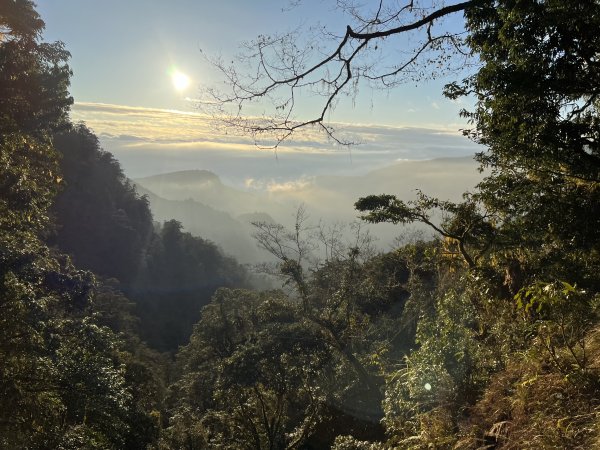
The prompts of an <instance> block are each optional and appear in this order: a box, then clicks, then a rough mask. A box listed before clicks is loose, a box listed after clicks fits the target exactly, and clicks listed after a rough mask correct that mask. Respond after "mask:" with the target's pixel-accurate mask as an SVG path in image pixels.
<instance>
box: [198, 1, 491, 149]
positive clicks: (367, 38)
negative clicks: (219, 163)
mask: <svg viewBox="0 0 600 450" xmlns="http://www.w3.org/2000/svg"><path fill="white" fill-rule="evenodd" d="M483 1H484V0H469V1H463V2H461V3H456V4H454V5H448V6H442V7H439V8H437V9H435V8H433V7H431V6H430V7H427V8H424V7H419V6H418V5H417V4H416V3H418V2H417V1H415V0H411V1H408V2H406V3H405V4H404V5H402V6H399V5H397V4H396V3H395V2H394V6H393V7H392V6H390V5H386V2H385V0H380V1H378V2H377V3H376V4H375V5H374V9H373V10H372V11H371V12H370V13H367V15H364V14H363V13H362V12H361V7H359V6H358V5H356V4H354V3H353V2H351V0H338V2H337V5H338V8H340V9H341V10H342V11H343V12H345V13H347V14H349V15H350V17H351V18H352V19H353V20H354V22H355V25H354V28H353V26H351V25H348V26H347V27H346V30H345V33H344V34H343V36H334V35H333V34H331V33H329V32H327V31H326V30H323V29H322V30H321V33H322V35H321V37H323V38H324V39H319V37H318V36H315V37H312V38H307V37H306V36H305V35H302V34H301V33H300V31H299V30H295V31H293V32H291V33H288V34H284V35H275V36H272V37H269V36H259V37H258V38H257V39H256V40H255V41H253V42H251V43H248V44H246V45H245V53H244V54H243V55H240V56H239V57H238V58H237V62H236V63H234V61H232V62H231V64H225V63H224V62H223V61H222V60H220V59H217V60H213V61H211V62H212V63H213V65H214V66H215V67H216V68H217V69H218V70H219V71H220V72H221V74H222V75H223V77H224V79H225V83H226V85H227V91H228V93H223V92H221V91H218V90H215V89H207V90H206V91H205V96H204V98H205V101H202V102H200V104H199V106H200V108H202V109H204V110H205V111H206V112H209V113H212V114H213V115H214V116H216V117H218V118H219V119H220V120H222V121H223V122H224V123H226V124H227V125H228V126H230V127H232V128H234V129H237V130H239V131H240V132H242V133H244V134H250V135H251V136H252V137H253V138H254V139H255V142H256V143H257V145H258V146H259V147H262V148H277V147H278V146H279V145H280V144H281V143H282V142H283V141H285V140H287V139H289V138H290V136H292V135H293V134H294V133H296V132H297V131H299V130H301V129H307V128H309V127H310V126H316V127H318V129H319V130H320V131H321V132H323V133H324V134H325V135H326V136H327V137H328V138H329V139H331V140H332V141H334V142H335V143H337V144H341V145H350V144H352V143H353V142H349V141H347V140H346V139H343V138H340V137H338V136H337V135H336V133H335V130H334V128H333V127H332V126H331V125H327V124H326V121H327V120H328V115H329V114H330V113H331V112H332V111H333V110H334V109H335V106H336V104H337V102H338V100H339V99H341V98H342V97H343V96H345V95H353V94H356V92H357V88H358V86H359V84H360V83H361V81H363V80H364V81H366V82H367V83H369V85H370V86H371V87H374V88H382V89H388V88H391V87H394V86H396V85H398V84H399V83H401V82H406V81H408V80H415V79H418V78H421V77H424V76H435V71H436V70H437V71H439V73H442V72H444V71H451V70H452V66H451V64H450V62H449V57H448V55H447V54H446V53H445V52H453V53H454V54H458V55H459V56H461V58H468V53H467V52H465V51H463V50H462V48H463V39H462V35H463V32H462V31H459V32H450V31H448V30H446V31H444V32H441V33H440V32H439V30H438V32H435V31H436V30H434V25H436V24H437V21H439V19H442V18H444V17H446V16H449V15H451V14H455V13H457V12H461V11H465V10H466V9H469V8H473V7H476V6H478V5H480V4H482V3H483ZM413 31H418V32H419V33H420V35H419V36H418V39H417V44H416V46H414V48H413V50H412V51H411V50H407V49H406V48H404V47H405V44H401V45H402V46H403V47H401V48H404V50H403V51H402V53H400V55H406V59H405V60H404V61H399V62H396V63H394V64H392V65H388V66H387V67H385V65H384V64H383V63H382V61H383V60H385V59H386V58H388V57H389V55H388V54H384V53H382V50H381V49H380V45H383V44H384V42H386V43H387V41H388V39H389V38H390V37H392V36H399V35H403V34H406V33H410V32H413ZM331 40H334V42H335V43H334V47H333V49H332V50H329V51H327V50H325V49H324V48H325V45H327V42H331ZM426 53H430V54H431V55H433V56H432V57H431V58H430V59H427V60H426V61H422V59H423V58H424V57H425V54H426ZM435 61H437V62H438V63H437V64H435V67H436V68H435V69H434V70H433V72H432V73H431V74H429V69H428V71H427V73H424V70H423V69H418V68H419V67H421V68H423V67H425V65H426V64H430V65H431V64H432V63H435ZM454 64H456V66H455V67H456V69H455V70H460V69H461V68H462V67H463V66H464V63H462V62H459V61H456V62H454ZM351 81H352V83H351ZM315 97H317V98H318V97H322V103H321V105H320V106H318V107H317V109H316V113H315V114H314V115H313V116H312V117H310V116H309V117H302V116H301V114H300V113H302V106H301V105H300V104H299V102H300V100H302V101H306V99H307V98H315ZM269 106H270V107H271V108H273V110H272V111H271V110H270V109H268V108H269ZM257 109H258V110H260V109H263V111H262V112H261V113H258V114H256V113H254V114H252V113H249V112H251V111H252V110H257ZM314 110H315V109H314V108H313V111H314Z"/></svg>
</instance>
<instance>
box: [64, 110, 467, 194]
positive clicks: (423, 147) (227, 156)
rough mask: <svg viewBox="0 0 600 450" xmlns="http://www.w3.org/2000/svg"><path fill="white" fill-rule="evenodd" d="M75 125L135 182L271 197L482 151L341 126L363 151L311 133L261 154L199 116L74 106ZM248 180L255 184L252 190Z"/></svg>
mask: <svg viewBox="0 0 600 450" xmlns="http://www.w3.org/2000/svg"><path fill="white" fill-rule="evenodd" d="M72 118H73V120H75V121H84V122H86V123H87V125H88V126H89V127H90V128H92V129H93V130H94V131H95V132H96V134H97V135H98V136H99V138H100V141H101V143H102V145H103V147H104V148H105V149H106V150H108V151H110V152H112V153H113V154H114V155H115V157H116V158H117V159H118V160H119V161H120V162H121V165H122V167H123V169H124V171H125V173H126V175H127V176H129V177H132V178H136V177H143V176H148V175H153V174H156V173H166V172H172V171H178V170H189V169H205V170H210V171H213V172H215V173H216V174H217V175H219V176H220V177H221V178H222V179H223V180H224V181H226V182H228V183H230V184H233V185H236V186H239V187H242V188H246V189H248V188H251V189H263V190H265V191H269V192H276V191H278V190H291V189H294V188H295V187H302V188H304V187H306V185H307V183H309V181H307V180H310V179H311V177H314V176H318V175H363V174H366V173H367V172H369V171H371V170H374V169H378V168H382V167H386V166H388V165H390V164H393V163H395V162H397V161H399V160H420V159H432V158H439V157H452V156H466V155H472V154H474V153H475V152H476V151H478V147H477V146H476V145H475V144H473V143H472V142H470V141H468V140H467V139H465V138H464V137H463V136H462V135H461V133H460V131H459V128H460V125H456V126H449V127H446V128H415V127H411V128H409V127H391V126H380V125H373V124H337V125H335V127H336V129H337V130H338V131H339V133H340V135H343V136H344V138H346V139H348V140H350V141H353V142H357V143H358V145H355V146H350V147H344V146H339V145H335V143H333V142H331V141H330V140H328V139H327V137H326V136H325V135H323V134H322V133H319V132H317V130H316V129H307V130H305V131H304V132H302V133H299V134H298V135H295V136H294V138H293V139H290V140H289V141H287V142H285V143H284V144H283V145H282V146H280V147H279V148H278V149H277V151H273V150H264V149H260V148H257V146H256V145H255V143H254V141H253V140H252V138H251V137H249V136H244V135H239V134H237V133H234V132H232V130H229V129H227V128H224V127H223V126H222V124H220V123H217V122H215V120H214V119H213V118H211V117H209V116H206V115H203V114H199V113H194V112H181V111H172V110H163V109H156V108H142V107H134V106H123V105H111V104H102V103H76V104H75V105H74V107H73V111H72ZM247 180H254V181H253V183H251V185H248V183H247Z"/></svg>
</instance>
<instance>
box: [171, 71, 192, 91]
mask: <svg viewBox="0 0 600 450" xmlns="http://www.w3.org/2000/svg"><path fill="white" fill-rule="evenodd" d="M171 81H172V82H173V86H174V87H175V89H176V90H178V91H179V92H182V91H185V90H186V89H187V88H188V87H189V85H190V83H191V80H190V77H188V76H187V75H186V74H185V73H183V72H180V71H179V70H175V71H173V73H171Z"/></svg>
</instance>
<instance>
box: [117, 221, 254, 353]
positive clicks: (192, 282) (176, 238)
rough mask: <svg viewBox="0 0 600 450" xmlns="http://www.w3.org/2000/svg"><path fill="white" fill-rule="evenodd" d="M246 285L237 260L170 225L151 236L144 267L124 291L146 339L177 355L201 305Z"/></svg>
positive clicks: (187, 336) (179, 226) (162, 349)
mask: <svg viewBox="0 0 600 450" xmlns="http://www.w3.org/2000/svg"><path fill="white" fill-rule="evenodd" d="M247 284H248V282H247V280H246V271H245V270H244V268H243V267H242V266H240V265H239V264H238V263H237V262H236V261H235V260H234V259H233V258H230V257H227V256H225V255H223V253H222V252H221V251H220V250H219V248H218V247H217V246H216V245H215V244H213V243H212V242H209V241H206V240H204V239H202V238H200V237H195V236H192V235H191V234H190V233H186V232H183V231H182V226H181V224H180V223H179V222H177V221H176V220H171V221H168V222H165V223H164V224H163V226H162V227H161V228H159V229H158V230H157V232H156V233H155V234H154V235H153V237H152V240H151V242H150V244H149V246H148V249H147V250H146V255H145V261H144V266H143V268H142V269H141V270H140V273H139V275H138V277H137V278H136V279H135V280H134V282H133V283H131V285H129V286H126V292H127V294H128V296H130V297H131V298H132V299H133V300H134V301H135V302H136V306H137V309H136V313H137V314H138V315H139V317H140V320H141V322H140V333H141V337H142V339H143V340H145V341H147V342H148V343H149V345H150V346H151V347H153V348H155V349H158V350H161V351H175V350H176V349H177V348H178V347H179V346H180V345H184V344H185V343H186V342H187V341H188V339H189V336H190V334H191V333H192V327H193V325H194V323H196V322H197V321H198V318H199V316H200V310H201V308H202V306H204V305H206V304H207V303H209V301H210V298H211V296H212V295H213V293H214V292H215V291H216V290H217V289H218V288H220V287H244V286H246V285H247Z"/></svg>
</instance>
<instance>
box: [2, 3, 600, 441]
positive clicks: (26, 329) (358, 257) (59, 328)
mask: <svg viewBox="0 0 600 450" xmlns="http://www.w3.org/2000/svg"><path fill="white" fill-rule="evenodd" d="M473 5H474V6H471V7H470V8H468V9H466V10H465V15H466V20H467V24H468V33H469V37H468V44H469V46H470V48H471V50H472V51H473V52H474V53H475V54H476V55H477V56H478V58H479V59H480V62H481V68H479V70H478V71H477V73H476V74H475V75H473V76H472V77H470V78H468V79H466V80H465V81H464V83H462V84H454V85H451V86H448V88H447V94H448V95H449V96H451V97H453V98H458V97H460V96H461V95H465V94H466V93H467V92H474V93H475V94H476V96H477V103H476V105H475V109H474V112H465V113H464V114H466V115H469V117H470V118H471V120H472V122H473V127H474V128H473V130H471V131H470V133H469V132H467V134H470V135H471V137H472V138H473V139H475V140H477V141H478V142H479V143H481V144H482V145H485V146H486V149H487V150H486V151H485V152H483V153H481V154H480V155H478V160H479V162H480V164H482V167H484V168H486V169H487V171H486V174H485V178H484V179H483V181H482V182H481V183H480V184H479V185H478V186H477V188H476V189H475V190H474V191H473V192H471V193H468V194H465V196H464V198H463V199H462V200H461V201H457V202H450V201H445V200H443V199H438V198H435V197H431V196H428V195H426V193H420V194H419V195H418V196H417V197H416V198H414V199H412V200H402V199H400V198H398V197H396V196H393V195H388V194H381V195H372V196H366V197H363V198H360V199H357V201H356V204H355V206H356V209H357V210H358V211H359V212H360V213H361V214H362V217H363V219H364V220H365V221H367V222H372V223H381V222H390V223H394V224H404V223H414V222H418V223H421V224H423V225H424V226H426V227H429V228H431V229H432V230H434V231H435V232H436V233H437V236H438V237H437V238H436V239H433V240H423V239H419V238H418V237H414V236H413V237H412V238H411V237H410V236H407V237H405V239H404V242H403V243H402V245H400V246H399V247H398V248H396V249H394V250H393V251H390V252H386V253H378V252H376V251H374V249H373V246H372V242H371V240H370V238H369V236H368V235H365V234H364V233H363V232H362V231H361V229H360V227H358V226H356V227H355V228H354V231H355V232H354V233H353V239H352V240H348V239H347V238H345V237H344V236H343V235H341V234H340V232H339V229H338V227H337V226H336V225H332V226H327V225H325V226H322V227H321V228H319V232H317V233H315V232H314V230H315V228H314V227H313V226H312V224H310V223H309V221H308V219H307V217H306V216H305V215H304V213H303V211H302V209H300V210H299V211H298V214H297V216H296V221H295V224H294V226H293V227H292V228H291V229H287V228H286V227H285V226H283V225H279V224H278V223H276V222H274V221H270V220H267V221H262V222H261V221H257V222H255V224H254V229H255V232H254V239H255V240H256V242H257V245H259V246H260V247H262V248H263V249H264V250H266V251H267V252H268V253H270V255H271V256H272V258H273V259H274V260H275V261H276V262H275V263H274V264H270V265H267V266H265V267H263V269H264V270H267V271H269V272H270V273H272V274H274V275H277V276H278V277H279V279H280V280H281V284H282V289H279V290H271V291H262V292H259V291H255V290H252V289H250V286H248V285H247V275H246V273H245V271H244V270H243V269H242V268H241V267H240V266H239V265H238V264H237V263H236V262H235V261H233V260H232V259H231V258H228V257H227V256H224V255H223V254H222V253H221V252H220V251H219V249H218V248H217V247H216V246H215V245H214V244H212V243H211V242H208V241H206V240H204V239H202V238H201V237H195V236H192V235H191V234H189V233H186V232H184V231H183V230H182V228H181V225H180V224H179V223H178V222H176V221H167V222H166V223H163V224H161V225H154V224H153V223H152V216H151V213H150V211H149V209H148V204H147V201H146V200H145V199H144V198H143V197H140V196H139V195H138V194H137V193H136V192H135V189H134V188H133V187H132V185H131V184H130V183H129V182H128V181H127V180H126V178H125V177H124V176H123V173H122V172H121V170H120V167H119V164H118V162H117V161H115V160H114V158H113V157H112V156H111V155H110V154H109V153H106V152H103V151H102V150H101V148H100V146H99V143H98V139H97V138H96V137H95V136H94V134H93V133H92V132H91V131H90V130H88V129H87V128H86V127H85V125H81V124H72V123H71V122H70V121H69V118H68V111H69V106H70V105H71V103H72V99H71V98H70V97H69V93H68V87H69V77H70V69H69V67H68V65H67V60H68V56H69V55H68V53H67V51H66V50H65V49H64V48H63V46H62V45H61V44H60V43H45V42H42V40H41V38H40V34H41V30H42V28H43V26H44V23H43V21H42V19H41V18H40V17H39V16H38V14H37V13H36V12H35V9H34V5H33V3H32V2H31V1H29V0H18V1H3V2H0V25H1V26H2V32H3V37H2V39H1V40H0V99H1V100H0V167H1V168H2V170H1V171H0V283H1V287H0V362H1V364H0V447H1V448H7V449H16V448H23V449H61V450H66V449H69V450H71V449H73V450H74V449H156V450H158V449H160V450H165V449H182V448H184V449H212V448H222V449H225V448H230V449H326V448H334V449H338V450H341V449H345V450H350V449H354V450H358V449H370V450H374V449H388V448H400V449H404V448H407V449H424V448H436V449H453V448H454V449H481V448H486V449H491V448H505V449H511V448H513V449H514V448H526V449H544V448H568V449H591V448H600V431H599V429H600V327H599V324H600V322H599V320H598V319H599V317H598V312H599V301H600V291H599V289H600V272H599V270H598V268H599V267H600V254H599V251H600V245H599V244H600V242H599V241H600V240H599V237H600V236H599V234H600V148H599V144H598V142H599V137H600V121H599V120H598V95H597V80H598V79H599V78H598V75H600V74H599V70H600V66H599V65H598V55H599V54H600V36H599V35H598V33H597V32H596V30H597V29H598V28H599V25H600V5H599V4H598V2H597V1H593V0H590V1H582V2H578V3H577V4H576V5H575V4H566V3H564V2H558V1H543V2H539V1H519V2H508V1H507V2H505V1H501V2H488V1H482V2H474V3H473ZM440 215H441V217H442V218H443V219H442V220H441V221H437V220H435V219H434V217H439V216H440ZM319 249H320V250H319ZM317 255H321V256H320V257H318V256H317ZM209 296H210V301H209V300H208V299H209ZM193 322H196V323H195V325H193V327H192V323H193ZM190 331H191V335H190V334H189V332H190ZM181 344H184V345H181ZM180 345H181V346H180ZM179 346H180V347H179Z"/></svg>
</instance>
